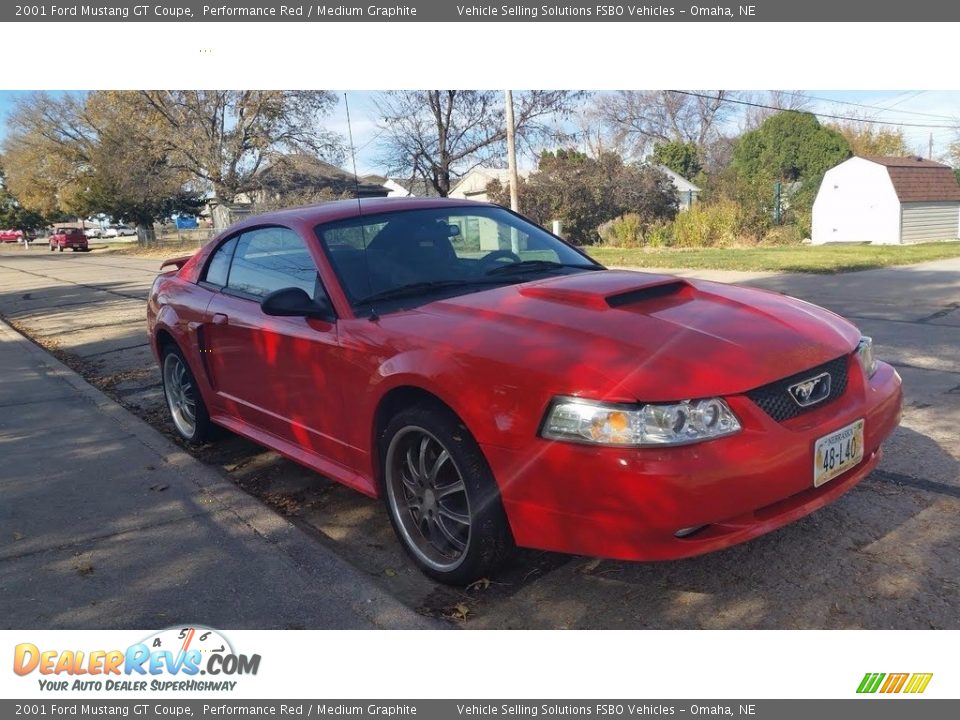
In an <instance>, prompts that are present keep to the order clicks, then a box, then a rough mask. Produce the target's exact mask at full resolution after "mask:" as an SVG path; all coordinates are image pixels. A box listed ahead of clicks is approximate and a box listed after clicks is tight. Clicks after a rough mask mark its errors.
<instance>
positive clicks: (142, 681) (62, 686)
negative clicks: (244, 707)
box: [13, 625, 260, 692]
mask: <svg viewBox="0 0 960 720" xmlns="http://www.w3.org/2000/svg"><path fill="white" fill-rule="evenodd" d="M259 669H260V655H245V654H241V653H237V652H236V651H234V649H233V646H232V645H231V644H230V641H229V640H227V639H226V637H224V636H223V634H222V633H220V632H219V631H217V630H214V629H213V628H208V627H203V626H199V625H196V626H193V627H176V628H168V629H166V630H161V631H160V632H158V633H155V634H153V635H151V636H150V637H148V638H145V639H143V640H141V641H140V642H136V643H133V644H132V645H130V646H129V647H127V648H126V649H125V650H100V649H94V650H76V649H69V650H54V649H47V648H40V647H37V646H36V645H34V644H33V643H20V644H19V645H17V646H16V647H15V648H14V653H13V671H14V673H16V674H17V675H20V676H21V677H27V676H30V675H33V674H35V673H36V674H37V675H39V676H40V677H38V678H37V682H38V683H39V685H40V689H41V690H45V691H84V690H92V691H98V690H108V691H120V692H143V691H145V690H172V691H177V692H183V691H203V692H211V691H226V692H229V691H232V690H234V689H235V688H236V686H237V682H238V681H237V680H234V679H233V678H235V677H237V676H243V675H256V674H257V671H258V670H259ZM198 676H203V679H200V678H199V677H198Z"/></svg>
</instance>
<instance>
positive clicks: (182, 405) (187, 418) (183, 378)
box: [163, 352, 197, 439]
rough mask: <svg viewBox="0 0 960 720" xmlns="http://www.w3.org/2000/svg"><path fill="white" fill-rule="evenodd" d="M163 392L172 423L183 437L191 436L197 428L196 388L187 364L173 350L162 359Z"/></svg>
mask: <svg viewBox="0 0 960 720" xmlns="http://www.w3.org/2000/svg"><path fill="white" fill-rule="evenodd" d="M163 392H164V395H165V396H166V398H167V407H168V408H170V417H171V418H173V424H174V425H176V426H177V430H178V431H179V432H180V434H181V435H183V436H184V437H185V438H188V439H190V438H193V436H194V434H195V433H196V430H197V396H196V393H197V389H196V387H195V386H194V384H193V380H192V378H191V377H190V371H189V370H187V366H186V365H185V364H184V362H183V360H182V359H181V358H180V356H179V355H177V354H176V353H173V352H171V353H167V356H166V357H165V358H164V360H163Z"/></svg>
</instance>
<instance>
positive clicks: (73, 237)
mask: <svg viewBox="0 0 960 720" xmlns="http://www.w3.org/2000/svg"><path fill="white" fill-rule="evenodd" d="M64 248H70V249H71V250H73V251H74V252H76V251H77V250H83V251H84V252H86V251H88V250H89V249H90V247H89V246H88V245H87V236H86V235H85V234H84V232H83V230H81V229H80V228H57V229H55V230H54V231H53V233H52V234H51V235H50V252H53V251H54V250H60V252H63V249H64Z"/></svg>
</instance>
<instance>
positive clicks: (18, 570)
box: [0, 322, 435, 629]
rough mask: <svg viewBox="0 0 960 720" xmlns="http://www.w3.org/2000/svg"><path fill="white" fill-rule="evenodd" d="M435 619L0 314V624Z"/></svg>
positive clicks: (346, 623)
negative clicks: (389, 591) (403, 602)
mask: <svg viewBox="0 0 960 720" xmlns="http://www.w3.org/2000/svg"><path fill="white" fill-rule="evenodd" d="M179 623H197V624H205V625H209V626H213V627H219V628H244V629H247V628H341V629H347V628H428V627H435V625H434V624H433V621H431V620H428V619H426V618H424V617H421V616H420V615H417V614H416V613H414V612H413V611H412V610H409V609H407V608H405V607H404V606H402V605H401V604H400V603H399V602H397V601H396V600H394V599H393V598H392V597H391V596H390V595H388V594H387V593H386V592H384V591H383V590H382V589H380V588H379V587H378V586H377V585H375V584H374V583H373V582H372V581H371V580H370V579H369V577H368V576H366V575H365V574H363V573H361V572H360V571H358V570H357V569H356V568H354V567H353V566H352V565H349V564H348V563H346V562H344V561H343V560H341V559H340V558H338V557H337V556H336V555H335V554H334V553H333V552H332V551H330V550H329V549H328V548H326V547H325V546H324V545H323V544H322V543H321V542H320V541H318V540H316V539H314V538H311V537H309V536H308V535H307V534H305V533H304V532H302V531H301V530H299V529H298V528H296V527H294V526H293V525H291V524H290V523H289V522H288V521H287V520H285V519H284V518H282V517H280V516H279V515H277V514H275V513H274V512H273V511H271V510H270V509H269V508H267V507H266V506H265V505H263V504H262V503H261V502H259V501H257V500H255V499H253V498H251V497H249V496H248V495H246V494H245V493H243V492H242V491H241V490H239V489H238V488H237V487H236V486H235V485H234V484H232V483H231V482H229V481H228V480H226V479H225V478H223V477H222V476H221V475H220V474H219V473H217V472H216V471H214V470H212V469H211V468H209V467H207V466H205V465H203V464H201V463H200V462H199V461H197V460H195V459H194V458H192V457H191V456H190V455H188V454H187V453H185V452H184V451H182V450H181V449H179V448H178V447H177V446H176V445H174V444H173V443H171V442H170V441H169V440H167V439H166V438H164V437H163V436H162V435H161V434H160V433H158V432H157V431H156V430H154V429H153V428H151V427H150V426H149V425H147V424H146V423H144V422H143V421H141V420H139V419H138V418H136V417H134V416H133V415H131V414H130V413H129V412H127V411H126V410H124V409H123V408H122V407H120V406H119V405H117V404H116V403H114V402H113V401H112V400H110V399H108V398H107V397H106V396H105V395H103V394H102V393H100V391H99V390H97V389H95V388H94V387H92V386H91V385H89V384H87V383H86V382H85V381H84V380H83V379H81V378H80V377H79V376H78V375H77V374H75V373H74V372H73V371H72V370H70V369H69V368H67V367H66V366H64V365H63V364H61V363H60V362H59V361H57V360H56V359H54V358H53V357H52V356H50V355H49V354H48V353H46V352H45V351H43V350H42V349H40V348H39V347H37V346H36V345H34V344H33V343H31V342H30V341H29V340H26V339H25V338H23V337H22V336H21V335H20V334H18V333H17V332H15V331H14V330H12V329H11V328H10V327H9V326H8V325H6V324H4V323H2V322H0V626H2V627H5V628H141V629H153V628H163V627H167V626H169V625H173V624H179Z"/></svg>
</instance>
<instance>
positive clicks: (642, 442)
mask: <svg viewBox="0 0 960 720" xmlns="http://www.w3.org/2000/svg"><path fill="white" fill-rule="evenodd" d="M739 430H740V421H739V420H737V417H736V416H735V415H734V414H733V411H732V410H731V409H730V408H729V407H728V406H727V403H725V402H724V401H723V400H721V399H720V398H708V399H706V400H690V401H684V402H679V403H673V404H669V405H659V404H657V405H618V404H611V403H602V402H595V401H591V400H581V399H579V398H557V399H556V400H554V401H553V404H552V405H551V406H550V409H549V410H548V411H547V417H546V419H545V420H544V423H543V429H542V430H541V433H540V434H541V435H542V436H543V437H545V438H547V439H549V440H569V441H573V442H582V443H593V444H596V445H613V446H619V447H640V446H650V445H660V446H663V445H687V444H689V443H695V442H700V441H702V440H712V439H713V438H717V437H722V436H724V435H730V434H732V433H735V432H738V431H739Z"/></svg>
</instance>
